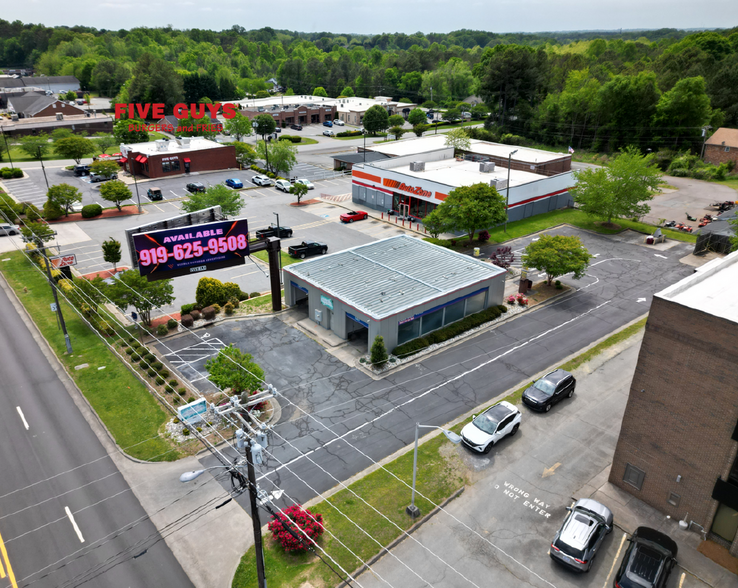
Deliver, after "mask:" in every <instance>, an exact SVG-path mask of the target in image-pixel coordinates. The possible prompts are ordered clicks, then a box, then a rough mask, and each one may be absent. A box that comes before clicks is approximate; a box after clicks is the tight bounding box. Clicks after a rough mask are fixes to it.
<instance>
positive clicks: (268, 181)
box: [251, 176, 274, 186]
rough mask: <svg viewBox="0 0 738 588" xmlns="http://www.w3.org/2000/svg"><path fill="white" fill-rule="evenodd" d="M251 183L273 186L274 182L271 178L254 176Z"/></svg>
mask: <svg viewBox="0 0 738 588" xmlns="http://www.w3.org/2000/svg"><path fill="white" fill-rule="evenodd" d="M251 181H252V182H253V183H254V184H256V185H257V186H273V185H274V180H273V179H272V178H270V177H269V176H254V177H253V178H251Z"/></svg>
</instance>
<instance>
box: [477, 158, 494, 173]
mask: <svg viewBox="0 0 738 588" xmlns="http://www.w3.org/2000/svg"><path fill="white" fill-rule="evenodd" d="M479 171H480V173H483V174H491V173H492V172H493V171H495V162H494V161H482V162H480V164H479Z"/></svg>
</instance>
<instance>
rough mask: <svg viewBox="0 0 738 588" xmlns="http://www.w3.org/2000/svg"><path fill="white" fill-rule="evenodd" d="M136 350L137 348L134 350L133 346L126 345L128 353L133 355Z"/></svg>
mask: <svg viewBox="0 0 738 588" xmlns="http://www.w3.org/2000/svg"><path fill="white" fill-rule="evenodd" d="M134 351H135V350H134V349H133V348H132V347H126V353H127V354H128V355H133V353H134Z"/></svg>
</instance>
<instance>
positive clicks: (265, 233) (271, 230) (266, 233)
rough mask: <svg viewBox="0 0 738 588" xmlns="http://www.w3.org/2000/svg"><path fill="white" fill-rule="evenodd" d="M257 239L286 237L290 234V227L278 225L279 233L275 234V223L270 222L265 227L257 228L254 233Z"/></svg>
mask: <svg viewBox="0 0 738 588" xmlns="http://www.w3.org/2000/svg"><path fill="white" fill-rule="evenodd" d="M254 235H255V236H256V238H257V239H266V238H267V237H279V238H280V239H288V238H289V237H291V236H292V229H291V228H290V227H283V226H281V225H280V226H279V234H277V225H275V224H274V223H272V224H271V225H269V226H268V227H267V228H266V229H259V230H258V231H256V233H254Z"/></svg>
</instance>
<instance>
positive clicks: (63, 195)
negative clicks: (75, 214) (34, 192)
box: [46, 184, 82, 216]
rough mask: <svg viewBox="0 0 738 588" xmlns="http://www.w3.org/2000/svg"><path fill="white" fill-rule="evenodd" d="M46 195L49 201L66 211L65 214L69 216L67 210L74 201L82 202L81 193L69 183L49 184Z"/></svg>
mask: <svg viewBox="0 0 738 588" xmlns="http://www.w3.org/2000/svg"><path fill="white" fill-rule="evenodd" d="M46 195H47V196H48V198H49V200H50V201H51V202H53V203H54V204H55V205H56V206H58V207H59V208H61V209H62V210H63V211H64V212H65V213H66V216H69V211H70V209H71V208H72V205H74V203H75V202H82V193H81V192H80V191H79V190H78V189H77V188H75V187H74V186H70V185H69V184H56V185H55V186H51V187H50V188H49V191H48V192H47V193H46Z"/></svg>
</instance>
